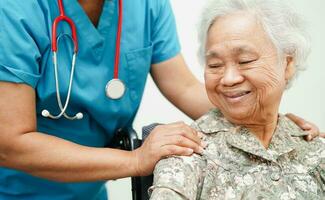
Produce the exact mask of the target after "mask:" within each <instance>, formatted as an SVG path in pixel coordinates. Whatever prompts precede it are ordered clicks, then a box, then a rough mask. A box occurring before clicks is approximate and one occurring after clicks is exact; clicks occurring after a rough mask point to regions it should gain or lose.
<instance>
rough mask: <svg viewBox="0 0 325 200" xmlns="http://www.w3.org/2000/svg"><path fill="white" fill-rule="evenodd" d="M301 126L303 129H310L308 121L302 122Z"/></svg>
mask: <svg viewBox="0 0 325 200" xmlns="http://www.w3.org/2000/svg"><path fill="white" fill-rule="evenodd" d="M303 127H304V129H311V125H310V124H308V123H306V124H304V125H303Z"/></svg>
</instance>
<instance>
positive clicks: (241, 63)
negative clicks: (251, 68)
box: [239, 60, 256, 65]
mask: <svg viewBox="0 0 325 200" xmlns="http://www.w3.org/2000/svg"><path fill="white" fill-rule="evenodd" d="M255 61H256V60H245V61H239V64H240V65H245V64H249V63H252V62H255Z"/></svg>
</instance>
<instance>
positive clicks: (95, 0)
mask: <svg viewBox="0 0 325 200" xmlns="http://www.w3.org/2000/svg"><path fill="white" fill-rule="evenodd" d="M78 2H79V4H80V5H81V7H82V8H83V9H84V11H85V12H86V14H87V15H88V17H89V19H90V21H91V22H92V23H93V24H94V26H95V27H97V25H98V22H99V18H100V15H101V13H102V9H103V5H104V0H78Z"/></svg>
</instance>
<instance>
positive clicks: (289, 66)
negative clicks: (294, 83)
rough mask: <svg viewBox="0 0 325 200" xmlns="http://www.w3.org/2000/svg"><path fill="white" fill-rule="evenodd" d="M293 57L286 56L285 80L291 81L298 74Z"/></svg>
mask: <svg viewBox="0 0 325 200" xmlns="http://www.w3.org/2000/svg"><path fill="white" fill-rule="evenodd" d="M295 64H296V63H295V61H294V59H293V57H292V56H289V55H288V56H286V68H285V79H286V81H289V80H290V79H291V78H292V77H293V75H294V74H295V72H296V65H295Z"/></svg>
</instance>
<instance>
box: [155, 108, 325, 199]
mask: <svg viewBox="0 0 325 200" xmlns="http://www.w3.org/2000/svg"><path fill="white" fill-rule="evenodd" d="M193 127H194V128H195V129H197V130H199V131H201V132H203V133H204V134H205V136H204V137H203V141H205V142H206V143H207V147H206V149H205V150H204V152H203V154H202V155H198V154H193V155H192V156H189V157H187V156H172V157H168V158H166V159H163V160H161V161H159V162H158V164H157V165H156V168H155V170H154V184H153V186H152V187H151V188H150V189H149V193H151V198H150V199H152V200H157V199H159V200H184V199H187V200H195V199H202V200H214V199H222V200H225V199H229V200H230V199H231V200H233V199H236V200H237V199H238V200H239V199H241V200H257V199H258V200H263V199H268V200H289V199H299V200H300V199H301V200H325V141H324V139H321V138H317V139H314V140H313V141H311V142H306V141H305V140H304V139H303V136H305V135H307V133H305V132H303V131H302V130H301V129H300V128H298V127H297V126H296V125H295V124H294V123H293V122H292V121H290V120H289V119H288V118H286V117H285V116H282V115H280V116H279V120H278V124H277V127H276V130H275V132H274V135H273V137H272V140H271V143H270V145H269V147H268V149H266V148H265V147H264V146H263V145H262V144H261V143H260V142H259V140H258V139H257V138H256V137H255V136H254V135H253V134H252V133H250V131H249V130H248V129H246V128H245V127H242V126H236V125H234V124H232V123H230V122H229V121H227V120H226V119H225V118H224V117H223V115H222V114H221V112H219V111H218V110H211V111H210V112H208V113H207V114H206V115H204V116H203V117H201V118H200V119H198V120H197V121H195V122H194V124H193Z"/></svg>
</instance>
